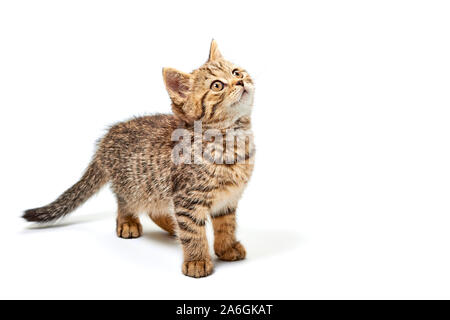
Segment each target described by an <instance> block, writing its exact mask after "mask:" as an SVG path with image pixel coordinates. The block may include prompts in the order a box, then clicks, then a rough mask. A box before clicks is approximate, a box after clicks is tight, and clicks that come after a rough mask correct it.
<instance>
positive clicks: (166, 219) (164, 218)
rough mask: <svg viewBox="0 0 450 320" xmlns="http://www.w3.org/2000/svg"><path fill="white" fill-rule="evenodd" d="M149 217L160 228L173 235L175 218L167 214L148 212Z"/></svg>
mask: <svg viewBox="0 0 450 320" xmlns="http://www.w3.org/2000/svg"><path fill="white" fill-rule="evenodd" d="M149 217H150V218H151V219H152V220H153V222H154V223H156V224H157V225H158V226H159V227H160V228H161V229H163V230H165V231H167V232H168V233H169V234H170V235H171V236H174V235H175V223H176V222H175V219H174V218H173V217H172V216H170V215H168V214H158V215H155V214H153V215H152V214H149Z"/></svg>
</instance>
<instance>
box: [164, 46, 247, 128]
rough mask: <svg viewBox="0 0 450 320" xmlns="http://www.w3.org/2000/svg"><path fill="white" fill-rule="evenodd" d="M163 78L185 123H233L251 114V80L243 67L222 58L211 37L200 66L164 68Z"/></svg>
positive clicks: (173, 106)
mask: <svg viewBox="0 0 450 320" xmlns="http://www.w3.org/2000/svg"><path fill="white" fill-rule="evenodd" d="M163 77H164V82H165V84H166V88H167V91H168V93H169V96H170V99H171V100H172V110H173V112H174V113H175V115H176V116H177V117H178V118H180V119H182V120H183V121H185V122H187V123H193V122H194V121H195V120H201V121H202V122H203V123H205V124H208V123H210V124H220V123H233V122H234V121H236V120H237V119H239V118H240V117H242V116H249V115H250V112H251V108H252V105H253V94H254V86H253V81H252V79H251V78H250V75H249V74H248V73H247V72H246V71H245V70H244V69H242V68H239V67H237V66H236V65H234V64H233V63H231V62H229V61H227V60H225V59H224V58H223V57H222V55H221V54H220V52H219V49H218V47H217V43H216V41H214V40H213V41H212V42H211V48H210V51H209V59H208V61H207V62H206V63H205V64H204V65H202V66H201V67H200V68H198V69H196V70H194V71H192V72H191V73H184V72H181V71H177V70H175V69H172V68H164V69H163Z"/></svg>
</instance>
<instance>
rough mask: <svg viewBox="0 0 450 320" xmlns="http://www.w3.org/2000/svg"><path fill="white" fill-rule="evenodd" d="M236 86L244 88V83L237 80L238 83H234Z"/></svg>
mask: <svg viewBox="0 0 450 320" xmlns="http://www.w3.org/2000/svg"><path fill="white" fill-rule="evenodd" d="M236 85H237V86H244V81H242V80H239V81H238V82H236Z"/></svg>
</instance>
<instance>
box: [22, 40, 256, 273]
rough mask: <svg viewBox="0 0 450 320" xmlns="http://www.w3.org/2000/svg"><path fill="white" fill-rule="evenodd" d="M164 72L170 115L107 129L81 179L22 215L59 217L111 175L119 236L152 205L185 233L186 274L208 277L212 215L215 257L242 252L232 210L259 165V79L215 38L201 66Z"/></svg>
mask: <svg viewBox="0 0 450 320" xmlns="http://www.w3.org/2000/svg"><path fill="white" fill-rule="evenodd" d="M163 77H164V82H165V85H166V89H167V91H168V93H169V96H170V99H171V101H172V110H173V113H174V114H173V115H154V116H145V117H140V118H135V119H133V120H130V121H127V122H122V123H119V124H116V125H114V126H113V127H111V129H110V130H109V132H108V133H107V134H106V135H105V136H104V137H103V138H102V139H101V140H100V141H99V143H98V147H97V151H96V153H95V155H94V157H93V160H92V162H91V163H90V165H89V166H88V168H87V170H86V172H85V173H84V175H83V176H82V178H81V180H80V181H78V182H77V183H76V184H75V185H73V186H72V187H71V188H69V189H68V190H67V191H65V192H64V193H63V194H62V195H61V196H60V197H59V198H58V199H56V200H55V201H54V202H52V203H50V204H49V205H47V206H44V207H41V208H36V209H30V210H27V211H25V213H24V215H23V218H25V219H26V220H28V221H36V222H48V221H52V220H55V219H58V218H61V217H63V216H65V215H66V214H68V213H70V212H71V211H73V210H75V209H76V208H77V207H78V206H80V205H81V204H82V203H84V202H85V201H86V200H87V199H88V198H89V197H91V196H92V195H93V194H94V193H96V192H97V191H98V190H99V189H100V188H101V187H102V186H103V185H104V184H106V183H107V182H110V183H111V187H112V190H113V192H114V193H115V195H116V197H117V203H118V212H117V228H116V232H117V236H119V237H121V238H127V239H129V238H137V237H139V236H141V235H142V226H141V224H140V222H139V217H138V214H139V213H140V212H146V213H147V214H149V216H150V218H151V219H152V220H153V221H154V222H155V223H156V224H157V225H158V226H160V227H161V228H162V229H164V230H166V231H167V232H169V233H170V234H173V235H176V236H177V237H178V239H179V240H180V242H181V245H182V247H183V252H184V262H183V265H182V272H183V273H184V274H185V275H187V276H190V277H195V278H198V277H205V276H208V275H209V274H211V273H212V271H213V263H212V260H211V257H210V254H209V249H208V242H207V239H206V232H205V222H206V220H207V218H208V217H210V219H211V221H212V225H213V228H214V251H215V253H216V255H217V256H218V257H219V259H221V260H226V261H235V260H241V259H244V258H245V255H246V252H245V249H244V247H243V245H242V244H241V243H240V242H239V241H237V240H236V237H235V231H236V207H237V204H238V201H239V199H240V197H241V194H242V192H243V190H244V188H245V187H246V185H247V183H248V181H249V179H250V176H251V173H252V170H253V159H254V146H253V134H252V131H251V122H250V114H251V109H252V105H253V95H254V86H253V81H252V79H251V78H250V76H249V74H248V73H247V72H246V71H245V70H243V69H241V68H239V67H236V66H235V65H234V64H232V63H230V62H228V61H226V60H225V59H224V58H223V57H222V55H221V54H220V52H219V49H218V47H217V43H216V42H215V41H214V40H213V41H212V43H211V48H210V53H209V59H208V61H207V62H206V63H205V64H204V65H202V66H201V67H200V68H198V69H197V70H194V71H193V72H192V73H189V74H187V73H183V72H180V71H177V70H175V69H171V68H165V69H163ZM230 135H231V136H232V138H231V139H230V138H229V136H230ZM225 136H226V138H224V137H225ZM177 137H178V138H179V137H182V139H177ZM205 137H206V138H205ZM235 138H236V139H238V140H239V139H241V142H242V141H244V143H243V144H242V143H241V144H238V146H236V145H235V144H234V145H233V144H231V147H230V145H229V144H227V143H228V142H230V141H233V142H234V141H236V139H235ZM206 149H207V150H206ZM199 150H201V151H200V152H199ZM175 151H176V152H175ZM180 151H181V152H180ZM207 151H208V152H207ZM208 155H209V156H208Z"/></svg>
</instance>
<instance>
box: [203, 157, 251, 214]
mask: <svg viewBox="0 0 450 320" xmlns="http://www.w3.org/2000/svg"><path fill="white" fill-rule="evenodd" d="M215 169H216V170H215V172H216V178H215V181H214V182H215V189H214V191H212V192H211V194H210V198H211V200H212V201H211V203H212V205H211V213H213V214H214V213H216V212H220V211H221V210H223V209H224V208H233V207H236V206H237V202H238V201H239V199H240V198H241V196H242V193H243V191H244V189H245V187H246V186H247V183H248V181H249V180H250V177H251V174H252V171H253V164H235V165H231V166H224V165H222V166H218V167H216V168H215Z"/></svg>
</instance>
